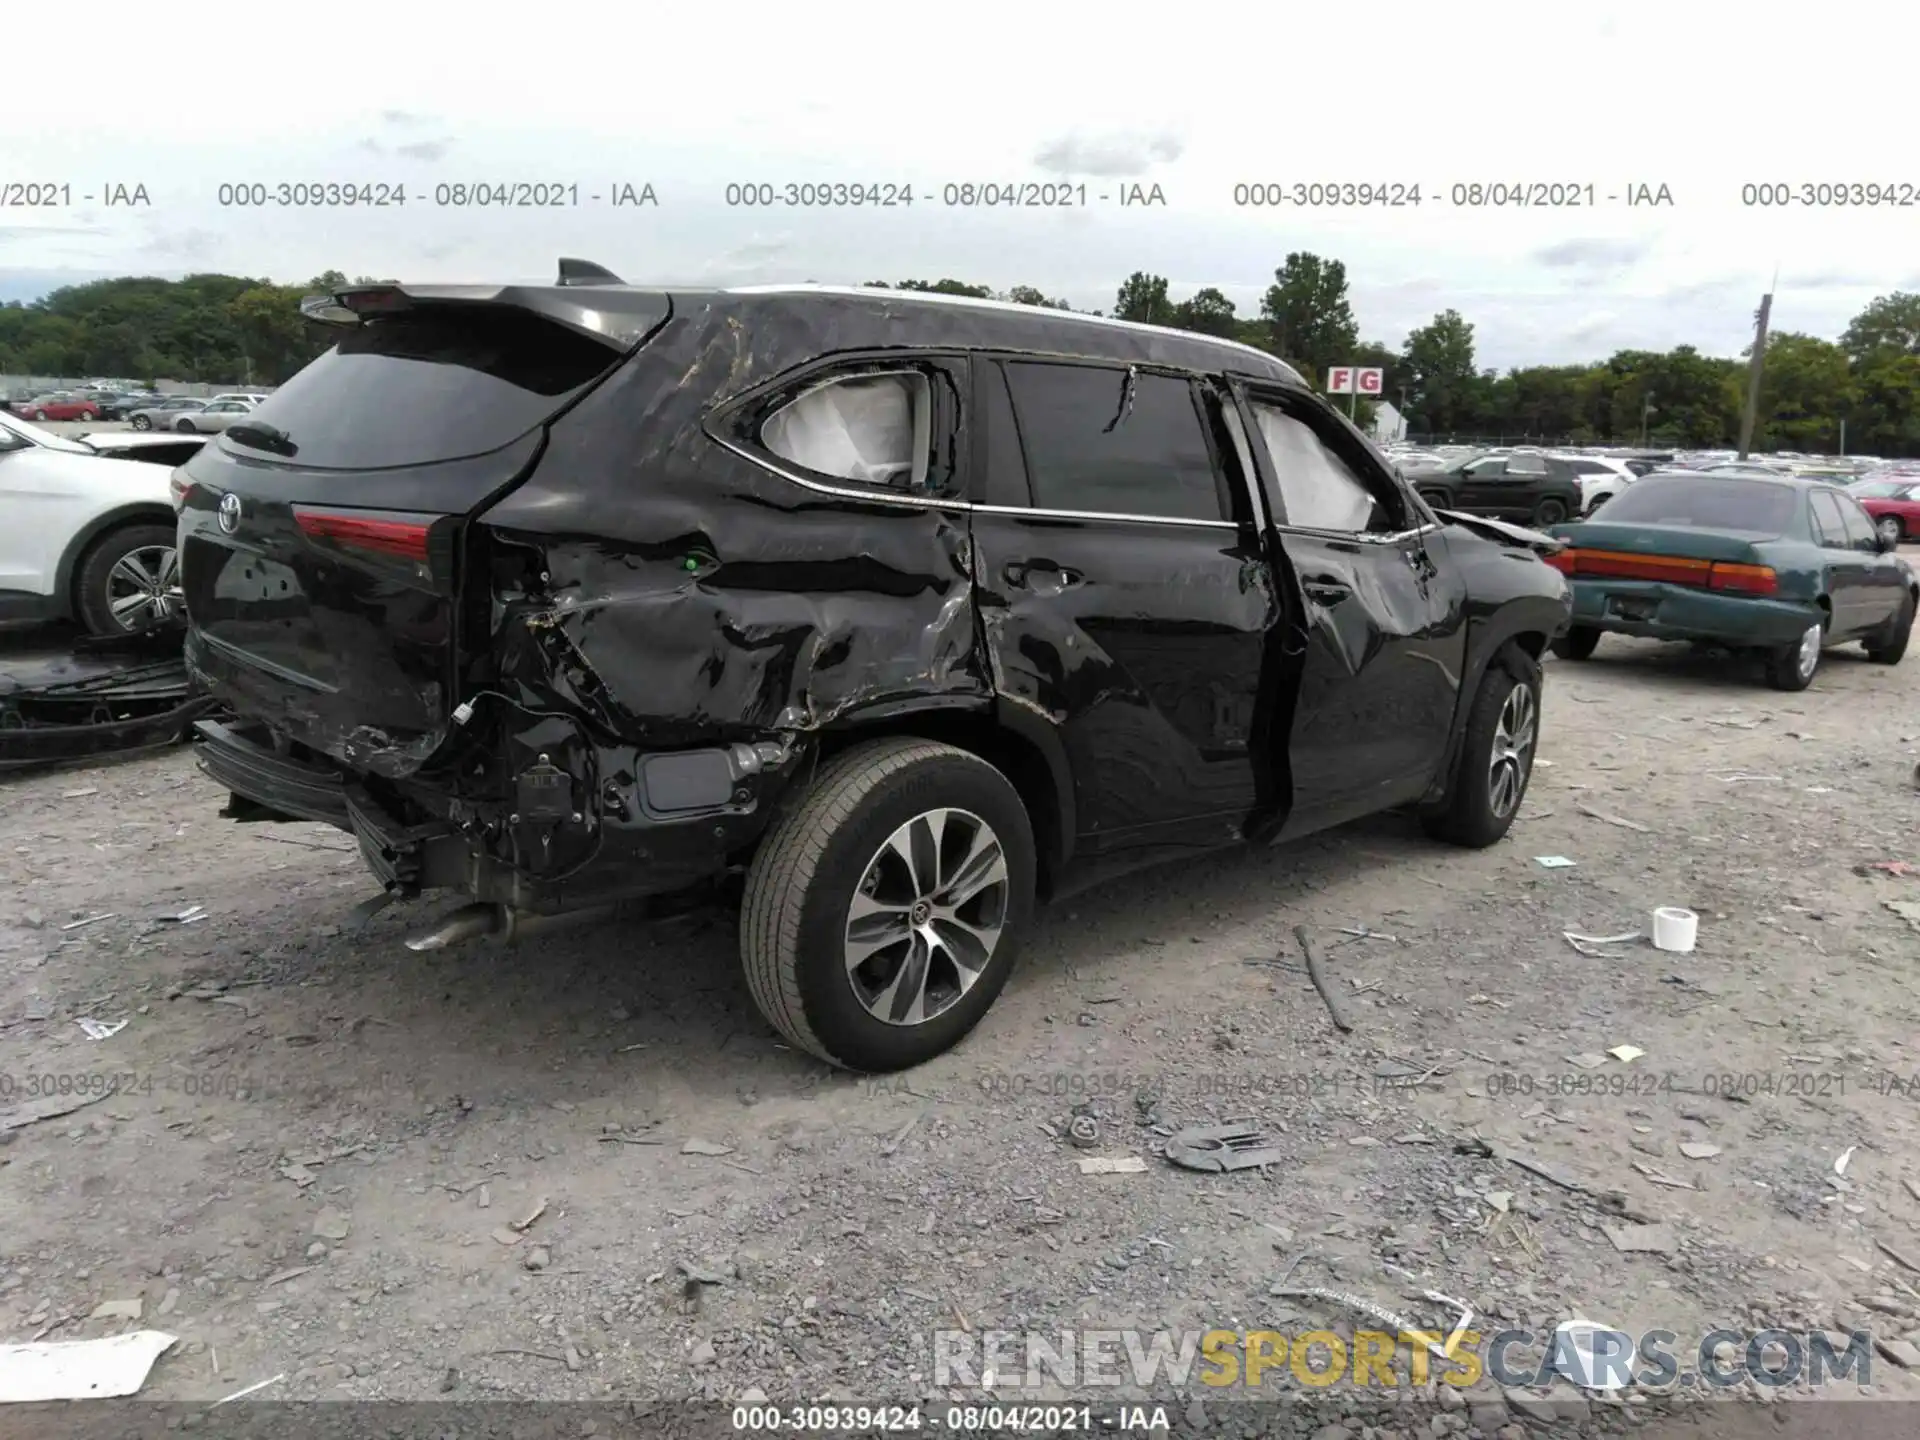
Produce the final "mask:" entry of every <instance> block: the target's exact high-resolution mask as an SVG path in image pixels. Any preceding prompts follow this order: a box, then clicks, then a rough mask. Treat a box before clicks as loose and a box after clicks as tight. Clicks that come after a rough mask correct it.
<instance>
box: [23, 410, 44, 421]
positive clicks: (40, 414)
mask: <svg viewBox="0 0 1920 1440" xmlns="http://www.w3.org/2000/svg"><path fill="white" fill-rule="evenodd" d="M27 418H28V419H29V420H41V421H44V420H45V419H46V418H47V412H46V411H44V410H36V411H34V412H33V414H31V415H29V416H28V417H27Z"/></svg>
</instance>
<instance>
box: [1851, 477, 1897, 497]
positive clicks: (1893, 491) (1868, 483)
mask: <svg viewBox="0 0 1920 1440" xmlns="http://www.w3.org/2000/svg"><path fill="white" fill-rule="evenodd" d="M1849 488H1851V489H1852V491H1853V493H1854V494H1856V495H1864V496H1866V497H1867V498H1868V499H1869V500H1904V499H1906V498H1907V492H1908V491H1910V490H1912V489H1913V482H1912V481H1911V480H1907V481H1898V480H1864V481H1862V482H1861V483H1860V484H1858V485H1854V486H1851V487H1849Z"/></svg>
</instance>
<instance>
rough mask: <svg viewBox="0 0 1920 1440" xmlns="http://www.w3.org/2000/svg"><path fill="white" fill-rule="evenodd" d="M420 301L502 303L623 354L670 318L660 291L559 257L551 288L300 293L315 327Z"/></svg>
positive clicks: (349, 322)
mask: <svg viewBox="0 0 1920 1440" xmlns="http://www.w3.org/2000/svg"><path fill="white" fill-rule="evenodd" d="M422 305H508V306H512V307H514V308H515V309H519V310H525V311H527V312H528V313H530V314H534V315H538V316H540V317H541V318H542V319H546V320H551V321H553V322H554V323H555V324H556V325H564V326H566V327H567V328H568V329H569V330H573V331H577V332H578V333H579V334H582V335H586V336H589V337H591V338H592V339H595V340H602V341H605V342H606V343H607V344H608V345H610V346H613V347H615V348H616V349H619V350H621V351H622V352H624V351H627V350H631V349H632V348H633V347H634V346H636V345H638V344H639V343H640V342H641V341H642V340H645V339H646V338H647V336H649V335H651V334H652V333H653V332H654V331H655V330H657V329H659V327H660V326H661V325H662V324H663V323H664V322H665V321H667V320H668V319H670V318H671V317H672V315H673V301H672V299H671V298H670V297H669V296H668V295H667V293H666V292H665V291H663V290H651V289H642V288H639V287H636V286H632V285H628V284H627V283H626V282H625V281H624V280H622V279H621V278H620V277H619V276H618V275H615V274H614V273H613V272H612V271H611V270H608V269H606V268H604V267H603V266H599V265H595V264H593V263H592V262H591V261H587V260H573V259H563V260H561V262H560V274H559V278H558V280H556V281H555V282H554V283H553V284H552V285H402V284H399V283H398V282H395V283H391V284H379V285H349V286H345V287H343V288H342V289H339V290H336V291H335V292H334V293H333V294H331V295H309V296H307V297H306V298H305V299H304V300H302V301H301V302H300V313H301V314H302V315H303V316H305V317H306V318H307V319H309V320H311V321H313V322H315V323H316V324H320V325H334V326H341V327H346V326H353V325H358V324H360V323H361V322H362V321H364V320H366V319H369V318H371V317H375V316H379V315H393V314H398V313H400V312H402V311H407V310H412V309H415V308H416V307H419V306H422Z"/></svg>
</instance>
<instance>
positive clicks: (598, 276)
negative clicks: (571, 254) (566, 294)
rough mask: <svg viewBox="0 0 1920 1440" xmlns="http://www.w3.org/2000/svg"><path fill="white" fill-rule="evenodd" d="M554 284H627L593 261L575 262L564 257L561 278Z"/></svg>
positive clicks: (561, 258)
mask: <svg viewBox="0 0 1920 1440" xmlns="http://www.w3.org/2000/svg"><path fill="white" fill-rule="evenodd" d="M554 283H555V284H558V285H624V284H626V283H627V282H626V281H624V280H622V279H621V278H620V277H619V276H618V275H616V274H614V273H613V272H612V271H611V270H609V269H607V267H606V266H604V265H596V264H594V263H593V262H592V261H591V260H573V259H569V258H568V257H567V256H565V255H563V256H561V257H560V278H559V279H558V280H557V281H555V282H554Z"/></svg>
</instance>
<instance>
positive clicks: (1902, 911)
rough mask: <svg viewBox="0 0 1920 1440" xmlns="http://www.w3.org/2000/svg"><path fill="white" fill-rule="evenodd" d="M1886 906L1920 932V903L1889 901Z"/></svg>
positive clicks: (1914, 901)
mask: <svg viewBox="0 0 1920 1440" xmlns="http://www.w3.org/2000/svg"><path fill="white" fill-rule="evenodd" d="M1886 906H1887V909H1889V910H1891V911H1892V912H1893V913H1894V914H1896V915H1898V916H1899V917H1900V918H1901V919H1902V920H1904V921H1906V922H1907V924H1909V925H1911V926H1912V927H1913V928H1914V929H1916V930H1920V901H1916V900H1889V901H1887V902H1886Z"/></svg>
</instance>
